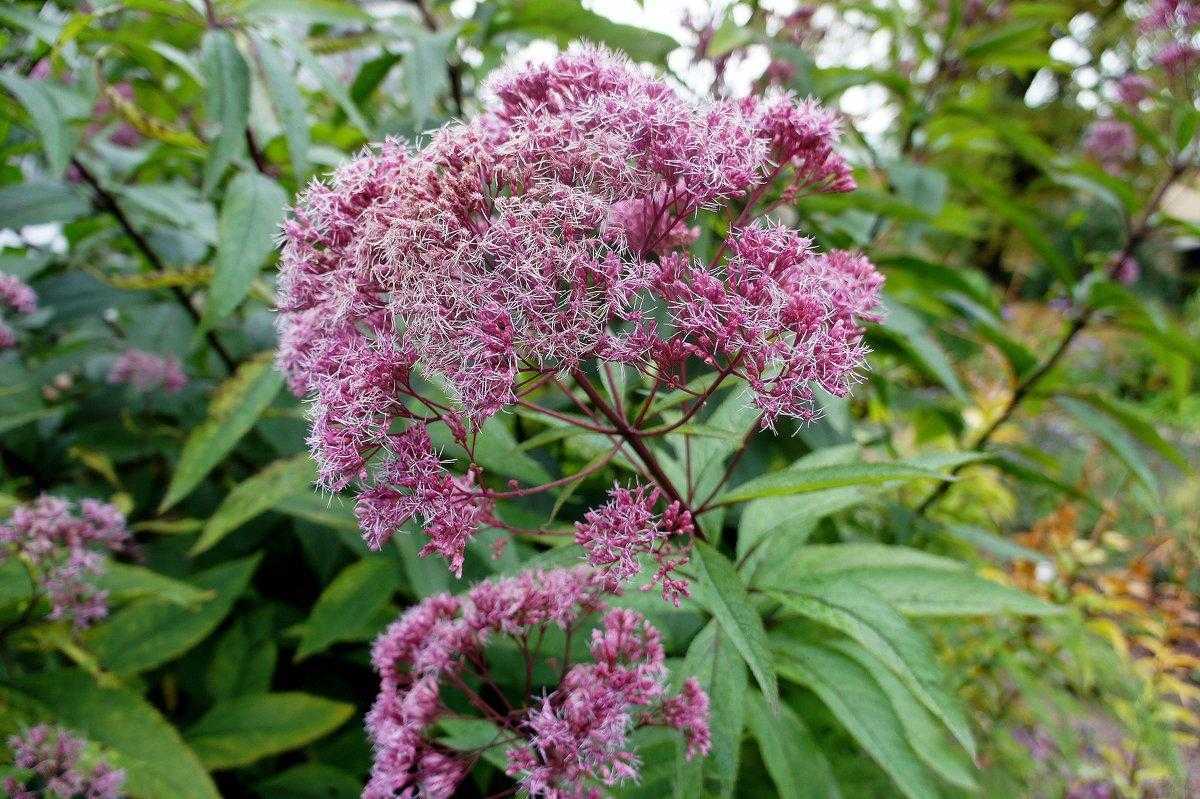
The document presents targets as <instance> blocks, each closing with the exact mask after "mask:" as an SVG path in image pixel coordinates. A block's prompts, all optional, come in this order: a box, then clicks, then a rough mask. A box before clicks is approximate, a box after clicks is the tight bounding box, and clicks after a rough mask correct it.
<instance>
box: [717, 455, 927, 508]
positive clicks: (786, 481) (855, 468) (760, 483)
mask: <svg viewBox="0 0 1200 799" xmlns="http://www.w3.org/2000/svg"><path fill="white" fill-rule="evenodd" d="M921 478H926V479H932V480H942V479H946V477H945V475H943V474H942V473H941V472H938V471H935V470H933V469H927V468H924V467H921V466H914V465H912V464H908V463H903V462H893V463H848V464H844V465H836V466H814V467H812V468H810V469H788V470H787V471H782V472H772V473H771V474H767V475H763V476H762V477H757V478H755V479H753V480H749V481H747V482H745V483H742V484H741V485H739V486H736V487H734V488H733V489H731V490H729V491H726V492H725V493H724V494H722V495H721V496H720V497H718V498H717V504H721V505H730V504H733V503H736V502H745V501H746V500H748V499H757V498H758V497H781V496H786V495H788V494H804V493H808V492H810V491H821V490H824V489H827V488H838V487H840V486H852V485H881V484H883V483H893V482H903V481H907V480H916V479H921Z"/></svg>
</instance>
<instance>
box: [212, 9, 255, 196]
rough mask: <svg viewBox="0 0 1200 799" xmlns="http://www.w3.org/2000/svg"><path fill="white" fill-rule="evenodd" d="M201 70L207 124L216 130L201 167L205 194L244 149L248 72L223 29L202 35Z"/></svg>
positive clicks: (248, 107) (247, 109)
mask: <svg viewBox="0 0 1200 799" xmlns="http://www.w3.org/2000/svg"><path fill="white" fill-rule="evenodd" d="M200 66H201V70H202V71H203V73H204V80H205V82H206V83H207V84H208V105H207V107H206V109H205V111H206V112H207V115H208V119H209V121H210V122H214V123H216V125H217V126H218V128H219V130H218V132H217V134H216V138H214V139H213V140H212V142H211V143H210V145H209V153H208V162H207V163H206V164H205V165H204V187H203V191H204V193H205V194H208V193H210V192H211V191H212V190H213V188H214V187H216V185H217V183H218V181H220V179H221V176H222V175H224V174H225V169H226V167H228V166H229V165H230V164H231V163H232V162H233V160H234V159H235V158H238V157H239V156H241V155H242V154H243V153H244V152H245V149H246V138H245V137H246V123H247V120H248V118H249V115H250V70H249V69H248V68H247V67H246V61H245V59H243V58H242V54H241V53H240V52H238V48H237V43H236V42H235V41H234V39H233V34H232V33H230V32H229V31H227V30H224V29H215V30H209V31H208V32H207V33H205V34H204V44H203V53H202V55H201V63H200Z"/></svg>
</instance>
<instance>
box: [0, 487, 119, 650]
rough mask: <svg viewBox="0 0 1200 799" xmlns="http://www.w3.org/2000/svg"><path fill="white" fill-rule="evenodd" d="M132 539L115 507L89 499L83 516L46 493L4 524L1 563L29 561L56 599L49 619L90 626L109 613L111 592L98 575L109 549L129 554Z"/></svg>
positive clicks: (0, 528) (50, 598) (49, 595)
mask: <svg viewBox="0 0 1200 799" xmlns="http://www.w3.org/2000/svg"><path fill="white" fill-rule="evenodd" d="M131 547H132V538H131V536H130V535H129V531H128V530H127V529H126V527H125V517H124V515H122V514H121V512H120V511H118V510H117V509H116V508H115V507H113V506H112V505H108V504H106V503H103V502H97V501H95V500H92V499H85V500H83V501H82V502H80V503H79V515H75V514H74V513H72V511H71V505H70V503H68V502H67V501H66V500H64V499H59V498H58V497H52V496H48V495H43V496H41V497H39V498H38V499H36V500H34V501H33V502H31V503H29V504H27V505H20V506H18V507H17V508H16V509H15V510H13V512H12V516H10V517H9V519H8V521H6V522H4V523H3V524H0V563H2V562H4V561H6V560H7V559H8V558H12V557H16V558H20V559H22V560H23V561H25V563H26V565H27V566H28V567H29V568H30V569H31V570H32V572H33V574H34V575H35V577H36V580H37V587H38V588H39V589H40V590H41V592H42V593H44V594H45V596H46V598H47V600H48V601H49V603H50V616H49V618H51V619H54V620H58V619H67V620H70V621H71V622H72V623H73V624H74V625H75V627H77V628H83V627H88V626H90V625H91V624H92V623H94V622H96V621H98V620H100V619H102V618H104V617H105V616H106V615H107V614H108V594H107V592H105V591H102V590H100V589H98V588H96V587H95V585H94V583H93V581H92V578H94V577H95V576H97V575H100V574H102V573H103V572H104V564H105V553H107V552H127V551H129V550H130V549H131Z"/></svg>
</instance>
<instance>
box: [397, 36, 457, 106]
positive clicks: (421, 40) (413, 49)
mask: <svg viewBox="0 0 1200 799" xmlns="http://www.w3.org/2000/svg"><path fill="white" fill-rule="evenodd" d="M457 35H458V31H457V30H454V29H450V30H444V31H439V32H438V33H430V32H428V31H424V30H420V29H416V30H413V32H412V33H411V34H410V35H409V37H408V41H409V51H408V54H407V55H406V56H405V57H404V86H405V89H406V92H405V94H406V96H407V97H408V107H409V110H410V111H411V113H412V118H413V126H414V127H416V128H417V129H420V128H421V127H423V126H424V125H425V123H427V122H428V121H429V120H430V119H432V118H433V109H434V105H435V104H436V103H437V99H438V98H439V97H440V96H442V94H444V93H445V92H446V91H447V90H448V89H449V88H450V79H449V76H448V74H447V72H446V57H447V55H448V54H449V52H450V45H451V44H452V43H453V42H454V39H455V37H456V36H457Z"/></svg>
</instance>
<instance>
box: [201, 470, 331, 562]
mask: <svg viewBox="0 0 1200 799" xmlns="http://www.w3.org/2000/svg"><path fill="white" fill-rule="evenodd" d="M315 477H316V466H315V465H314V464H313V462H312V458H310V457H309V456H308V454H307V453H305V454H303V455H296V456H294V457H292V458H286V459H284V460H278V461H275V462H274V463H272V464H271V465H270V466H268V467H266V468H265V469H263V470H262V471H261V472H259V473H258V474H256V475H254V476H253V477H249V478H247V479H245V480H243V481H242V482H241V483H238V484H237V485H236V486H235V487H234V488H233V490H232V491H230V492H229V493H228V494H226V495H225V499H224V500H222V502H221V504H220V505H219V506H218V507H217V509H216V510H215V511H214V512H213V515H212V516H210V517H209V519H208V522H207V524H205V525H204V532H203V533H201V534H200V538H199V540H197V541H196V543H195V545H193V546H192V549H191V553H190V554H192V555H198V554H200V553H201V552H204V551H206V550H208V549H211V548H212V547H214V546H216V545H217V543H218V542H219V541H221V539H223V538H224V537H225V536H227V535H229V534H230V533H231V532H233V531H234V530H236V529H237V528H238V527H240V526H241V525H243V524H245V523H246V522H248V521H250V520H251V519H253V518H254V517H255V516H258V515H259V514H260V513H263V512H264V511H268V510H270V509H271V508H273V507H275V506H276V505H278V504H279V503H280V502H282V501H283V500H285V499H287V498H288V497H290V496H292V495H293V494H299V493H301V492H303V491H307V490H309V487H310V486H311V485H312V482H313V480H314V479H315Z"/></svg>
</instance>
